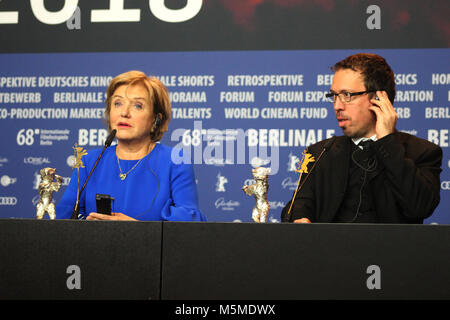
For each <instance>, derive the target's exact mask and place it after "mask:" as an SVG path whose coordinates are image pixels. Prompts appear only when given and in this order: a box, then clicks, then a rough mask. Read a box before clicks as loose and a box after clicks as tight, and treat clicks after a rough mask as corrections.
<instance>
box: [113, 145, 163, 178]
mask: <svg viewBox="0 0 450 320" xmlns="http://www.w3.org/2000/svg"><path fill="white" fill-rule="evenodd" d="M154 147H155V144H153V145H152V146H151V147H150V151H149V152H148V153H147V154H149V153H150V152H152V150H153V148H154ZM144 158H145V156H144V157H142V158H141V159H139V161H138V162H136V164H135V165H134V166H133V167H132V168H131V169H130V170H128V172H126V173H123V172H122V168H121V167H120V161H119V157H117V165H118V166H119V170H120V174H119V177H120V180H122V181H123V180H125V179H126V178H127V176H128V174H129V173H130V172H131V171H133V170H134V168H136V167H137V166H138V164H139V163H140V162H141V161H142V159H144Z"/></svg>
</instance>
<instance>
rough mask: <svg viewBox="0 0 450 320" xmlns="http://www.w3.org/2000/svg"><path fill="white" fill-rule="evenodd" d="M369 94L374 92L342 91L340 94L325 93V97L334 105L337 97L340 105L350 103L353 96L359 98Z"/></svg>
mask: <svg viewBox="0 0 450 320" xmlns="http://www.w3.org/2000/svg"><path fill="white" fill-rule="evenodd" d="M371 92H375V90H370V91H360V92H347V91H342V92H339V93H335V92H330V93H327V94H326V95H325V97H327V98H328V100H329V101H330V102H333V103H335V102H336V99H337V97H338V96H339V99H340V100H341V102H342V103H349V102H351V101H352V100H353V97H354V96H360V95H362V94H365V93H371Z"/></svg>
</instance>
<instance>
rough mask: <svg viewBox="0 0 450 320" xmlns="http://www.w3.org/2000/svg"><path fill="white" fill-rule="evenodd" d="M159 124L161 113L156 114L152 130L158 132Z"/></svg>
mask: <svg viewBox="0 0 450 320" xmlns="http://www.w3.org/2000/svg"><path fill="white" fill-rule="evenodd" d="M161 123H162V115H161V113H158V114H157V115H156V117H155V122H154V123H153V128H154V129H155V130H158V129H159V127H160V126H161Z"/></svg>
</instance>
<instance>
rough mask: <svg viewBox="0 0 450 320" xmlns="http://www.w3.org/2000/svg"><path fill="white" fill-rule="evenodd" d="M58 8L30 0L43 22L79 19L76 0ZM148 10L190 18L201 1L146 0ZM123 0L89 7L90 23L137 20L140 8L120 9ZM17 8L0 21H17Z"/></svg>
mask: <svg viewBox="0 0 450 320" xmlns="http://www.w3.org/2000/svg"><path fill="white" fill-rule="evenodd" d="M63 2H64V5H63V6H62V8H61V9H60V10H59V11H49V10H47V9H46V7H45V0H30V7H31V11H32V13H33V15H34V17H35V18H36V19H37V20H38V21H40V22H41V23H43V24H49V25H57V24H61V23H65V22H67V21H68V20H70V19H80V16H81V15H80V11H81V10H82V8H80V7H78V4H79V3H81V1H79V0H64V1H63ZM147 3H148V6H149V10H150V12H151V13H152V14H153V15H154V16H155V17H156V18H157V19H159V20H161V21H164V22H169V23H179V22H184V21H188V20H190V19H192V18H194V17H195V16H196V15H197V14H198V13H199V12H200V10H201V8H202V4H203V0H186V5H185V6H184V7H183V8H179V9H170V8H168V7H167V6H166V5H165V0H149V1H147ZM124 6H125V4H124V0H110V1H109V7H108V8H106V9H105V8H103V9H93V10H91V14H90V22H91V23H105V22H140V21H141V9H135V8H134V9H132V8H127V9H125V8H124ZM19 15H20V12H19V11H0V24H18V23H19V21H23V20H20V19H19Z"/></svg>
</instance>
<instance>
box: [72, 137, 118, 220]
mask: <svg viewBox="0 0 450 320" xmlns="http://www.w3.org/2000/svg"><path fill="white" fill-rule="evenodd" d="M116 132H117V130H116V129H114V130H112V131H111V132H110V134H109V135H108V137H107V138H106V140H105V146H104V147H103V150H102V152H101V153H100V155H99V156H98V158H97V161H95V164H94V166H93V167H92V169H91V172H89V175H88V176H87V178H86V181H85V182H84V184H83V187H82V188H81V190H80V192H78V194H77V201H76V203H75V207H74V208H73V211H72V216H71V217H70V219H78V215H79V213H80V194H81V193H82V192H83V190H84V188H85V187H86V184H87V182H88V181H89V178H90V177H91V175H92V172H94V169H95V167H97V164H98V162H99V161H100V159H101V157H102V156H103V152H105V150H106V148H108V147H109V146H110V145H111V143H112V141H113V140H114V138H115V136H116Z"/></svg>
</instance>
